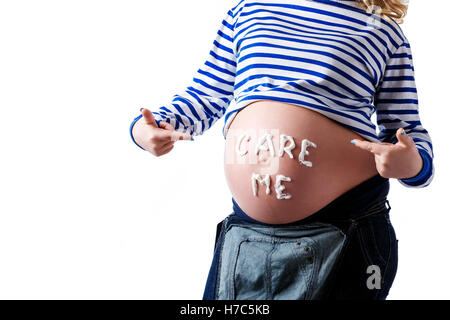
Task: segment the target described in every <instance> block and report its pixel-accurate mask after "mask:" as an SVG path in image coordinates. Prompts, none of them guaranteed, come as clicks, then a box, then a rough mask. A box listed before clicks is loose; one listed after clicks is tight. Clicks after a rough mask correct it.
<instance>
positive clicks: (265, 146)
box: [236, 133, 317, 200]
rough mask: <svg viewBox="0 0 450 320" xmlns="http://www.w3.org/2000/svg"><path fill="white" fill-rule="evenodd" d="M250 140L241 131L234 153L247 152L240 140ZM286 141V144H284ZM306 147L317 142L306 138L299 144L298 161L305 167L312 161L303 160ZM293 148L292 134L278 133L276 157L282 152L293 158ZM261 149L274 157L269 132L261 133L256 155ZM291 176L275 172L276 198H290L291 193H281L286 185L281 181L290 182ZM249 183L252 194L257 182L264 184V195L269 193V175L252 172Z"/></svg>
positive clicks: (315, 145)
mask: <svg viewBox="0 0 450 320" xmlns="http://www.w3.org/2000/svg"><path fill="white" fill-rule="evenodd" d="M244 140H245V141H247V142H249V141H250V135H248V134H247V133H243V134H241V135H240V136H239V138H238V140H237V143H236V153H237V154H238V156H240V157H244V156H245V155H246V154H247V153H248V149H243V148H242V142H243V141H244ZM287 143H288V145H286V144H287ZM308 147H313V148H317V144H315V143H314V142H312V141H309V140H308V139H303V140H302V145H301V151H300V153H299V155H298V161H299V163H300V164H302V165H304V166H306V167H312V162H311V161H307V160H305V156H307V155H309V151H308ZM294 148H295V142H294V138H293V137H292V136H288V135H285V134H280V149H279V152H278V155H277V156H278V157H279V158H281V157H282V156H283V155H284V153H287V154H288V155H289V158H291V159H294V155H293V154H292V149H294ZM261 150H263V151H269V152H270V156H271V157H275V149H274V145H273V134H271V133H265V134H264V135H262V136H261V137H260V138H259V139H258V142H257V144H256V147H255V149H254V153H255V155H256V156H257V155H258V154H259V152H260V151H261ZM290 181H291V178H290V177H287V176H285V175H283V174H277V175H276V176H275V193H276V196H277V199H278V200H283V199H291V198H292V195H291V194H289V193H283V191H284V190H285V189H286V186H284V185H283V184H282V183H283V182H290ZM251 183H252V189H253V195H254V196H255V197H257V196H258V183H259V184H261V185H266V195H269V194H270V175H269V174H266V175H265V176H264V178H263V177H261V175H260V174H259V173H253V174H252V176H251Z"/></svg>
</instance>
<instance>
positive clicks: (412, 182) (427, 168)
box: [399, 148, 433, 187]
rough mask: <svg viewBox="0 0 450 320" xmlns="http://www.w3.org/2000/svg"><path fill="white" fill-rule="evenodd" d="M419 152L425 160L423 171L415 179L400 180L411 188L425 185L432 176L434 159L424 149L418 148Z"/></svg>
mask: <svg viewBox="0 0 450 320" xmlns="http://www.w3.org/2000/svg"><path fill="white" fill-rule="evenodd" d="M417 149H418V150H419V154H420V156H421V157H422V160H423V167H422V170H421V171H420V172H419V173H418V174H417V175H416V176H414V177H412V178H408V179H399V180H400V181H401V182H403V183H404V184H406V185H408V186H411V187H419V186H421V185H424V184H425V183H426V182H427V180H428V179H429V178H430V176H431V175H432V171H433V159H431V157H430V155H429V154H428V152H426V151H425V150H424V149H422V148H417Z"/></svg>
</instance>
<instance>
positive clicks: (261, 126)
mask: <svg viewBox="0 0 450 320" xmlns="http://www.w3.org/2000/svg"><path fill="white" fill-rule="evenodd" d="M290 137H292V138H290ZM354 138H357V139H362V140H364V138H363V137H361V136H360V135H358V134H357V133H355V132H353V131H351V130H349V129H347V128H345V127H343V126H341V125H340V124H338V123H337V122H335V121H333V120H331V119H329V118H327V117H325V116H323V115H322V114H320V113H317V112H315V111H312V110H309V109H306V108H303V107H300V106H296V105H292V104H289V103H283V102H277V101H269V100H262V101H257V102H254V103H251V104H249V105H248V106H246V107H245V108H243V109H242V110H240V111H239V112H238V113H237V115H236V116H235V118H234V119H233V120H232V123H231V124H230V126H229V129H228V132H227V136H226V142H225V176H226V180H227V183H228V187H229V188H230V191H231V194H232V196H233V198H234V199H235V200H236V202H237V203H238V204H239V206H240V207H241V208H242V210H244V211H245V212H246V213H247V214H248V215H249V216H250V217H252V218H253V219H255V220H258V221H261V222H265V223H272V224H280V223H289V222H293V221H297V220H301V219H304V218H306V217H308V216H310V215H311V214H313V213H315V212H316V211H318V210H320V209H321V208H323V207H325V206H326V205H327V204H329V203H330V202H332V201H333V200H334V199H336V198H338V197H339V196H340V195H342V194H344V193H345V192H347V191H348V190H350V189H352V188H353V187H355V186H357V185H359V184H360V183H362V182H363V181H365V180H367V179H369V178H371V177H373V176H375V175H376V174H377V173H378V172H377V170H376V166H375V160H374V156H373V155H372V154H371V153H369V152H367V151H364V150H360V149H358V148H356V147H355V146H353V145H352V144H351V143H350V140H351V139H354ZM280 149H282V150H283V152H282V154H281V156H280V153H279V152H280ZM289 153H290V154H292V158H291V156H290V154H289Z"/></svg>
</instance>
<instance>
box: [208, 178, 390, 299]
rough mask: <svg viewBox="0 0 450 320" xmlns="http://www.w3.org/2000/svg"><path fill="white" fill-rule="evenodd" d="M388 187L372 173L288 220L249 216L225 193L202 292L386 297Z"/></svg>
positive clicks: (245, 296) (218, 296)
mask: <svg viewBox="0 0 450 320" xmlns="http://www.w3.org/2000/svg"><path fill="white" fill-rule="evenodd" d="M388 193H389V179H386V178H383V177H381V176H380V175H378V174H377V175H376V176H374V177H372V178H370V179H368V180H366V181H364V182H363V183H361V184H360V185H358V186H356V187H354V188H353V189H351V190H349V191H347V192H346V193H344V194H343V195H341V196H340V197H338V198H337V199H335V200H334V201H332V202H331V203H329V204H328V205H327V206H325V207H324V208H322V209H321V210H319V211H317V212H316V213H314V214H312V215H311V216H309V217H307V218H305V219H302V220H299V221H296V222H292V223H288V224H266V223H262V222H259V221H256V220H254V219H252V218H250V217H249V216H248V215H247V214H246V213H245V212H244V211H242V209H241V208H240V207H239V205H238V204H237V203H236V201H235V200H234V199H232V202H233V213H231V214H230V215H229V216H227V217H226V218H225V219H224V220H222V221H221V222H220V223H219V224H218V225H217V233H216V245H215V249H214V256H213V261H212V264H211V268H210V271H209V275H208V279H207V282H206V286H205V291H204V294H203V299H204V300H214V299H224V300H275V299H284V300H310V299H321V300H327V299H329V300H334V299H337V300H343V299H364V300H378V299H385V298H386V297H387V295H388V293H389V289H390V288H391V286H392V283H393V281H394V278H395V274H396V271H397V261H398V247H397V239H396V235H395V231H394V228H393V226H392V224H391V222H390V219H389V212H390V209H391V207H390V205H389V201H388V200H387V195H388Z"/></svg>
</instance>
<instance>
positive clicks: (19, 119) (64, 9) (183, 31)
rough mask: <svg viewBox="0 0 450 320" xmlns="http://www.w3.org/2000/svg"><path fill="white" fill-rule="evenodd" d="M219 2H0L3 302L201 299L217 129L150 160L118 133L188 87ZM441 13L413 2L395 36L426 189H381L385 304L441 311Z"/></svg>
mask: <svg viewBox="0 0 450 320" xmlns="http://www.w3.org/2000/svg"><path fill="white" fill-rule="evenodd" d="M233 3H234V2H233V0H190V1H185V0H171V1H150V0H147V1H138V0H127V1H124V0H121V1H112V0H109V1H100V0H89V1H86V0H77V1H67V0H66V1H61V0H58V1H56V0H55V1H49V0H41V1H20V0H15V1H0V147H1V149H0V153H1V157H0V298H1V299H201V297H202V294H203V289H204V285H205V282H206V277H207V274H208V270H209V267H210V263H211V259H212V254H213V247H214V237H215V227H216V223H217V222H219V221H220V220H221V219H223V218H224V217H225V216H227V215H228V214H230V213H231V194H230V193H229V190H228V187H227V184H226V181H225V178H224V173H223V146H224V139H223V137H222V133H221V130H222V126H223V118H222V119H221V120H220V121H219V122H217V123H216V124H215V126H213V128H211V129H210V130H208V131H207V132H206V133H205V134H204V135H202V136H199V137H196V138H195V141H193V142H192V141H179V142H176V148H175V149H174V150H173V151H172V152H171V153H169V154H167V155H165V156H162V157H159V158H156V157H153V156H152V155H151V154H150V153H148V152H144V151H143V150H141V149H139V148H138V147H137V146H135V145H134V144H133V143H132V141H131V139H130V136H129V133H128V130H129V125H130V122H131V121H132V119H133V118H134V117H136V116H137V115H138V114H139V108H140V107H143V106H145V107H147V108H149V109H156V108H158V107H159V106H161V105H163V104H165V103H167V102H168V101H169V100H170V99H171V98H172V96H173V95H174V94H175V93H177V92H179V91H180V90H183V89H184V88H185V87H186V86H187V85H190V81H191V79H192V76H193V74H194V72H195V71H196V70H197V69H198V67H200V66H201V64H203V62H204V61H205V59H206V57H207V55H208V53H209V50H210V48H211V46H212V42H213V39H214V38H215V35H216V32H217V28H218V27H219V24H220V22H221V19H222V18H223V17H224V16H225V14H226V12H227V11H228V9H229V8H230V7H231V6H232V4H233ZM449 9H450V4H449V3H448V1H442V0H441V1H434V2H433V5H430V4H429V1H411V5H410V10H409V15H408V17H407V19H406V21H405V24H404V25H403V30H404V32H405V34H406V35H407V37H408V38H409V40H410V42H411V47H412V50H413V57H414V63H415V69H416V78H417V86H418V90H419V100H420V115H421V120H422V124H423V126H424V127H425V128H426V129H427V130H428V131H429V132H430V135H431V137H432V139H433V143H434V150H435V162H434V163H435V167H436V177H435V179H434V181H433V182H432V184H431V185H430V186H429V187H427V188H424V189H411V188H406V187H404V186H402V185H400V184H399V183H398V181H396V180H395V179H391V192H390V195H389V197H388V199H389V201H390V204H391V206H392V210H391V220H392V222H393V225H394V227H395V229H396V232H397V238H398V239H399V266H398V273H397V277H396V279H395V282H394V285H393V287H392V289H391V293H390V295H389V297H388V298H389V299H448V298H450V293H449V290H448V288H449V287H450V278H449V277H448V270H449V268H450V259H449V255H448V244H449V234H450V232H449V225H450V216H449V214H450V210H449V209H448V192H446V190H448V187H447V183H448V180H449V178H450V174H449V167H448V165H445V159H447V158H448V156H449V151H448V149H447V147H448V139H449V133H448V132H449V131H450V129H449V127H448V124H447V121H448V120H447V119H449V117H450V108H449V103H448V97H447V96H448V92H449V90H450V89H449V87H448V75H449V73H450V69H449V64H448V57H447V53H448V46H447V47H446V45H447V41H446V40H444V38H445V34H446V33H447V31H448V29H449V27H448V12H449ZM446 124H447V125H446ZM446 188H447V189H446Z"/></svg>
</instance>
